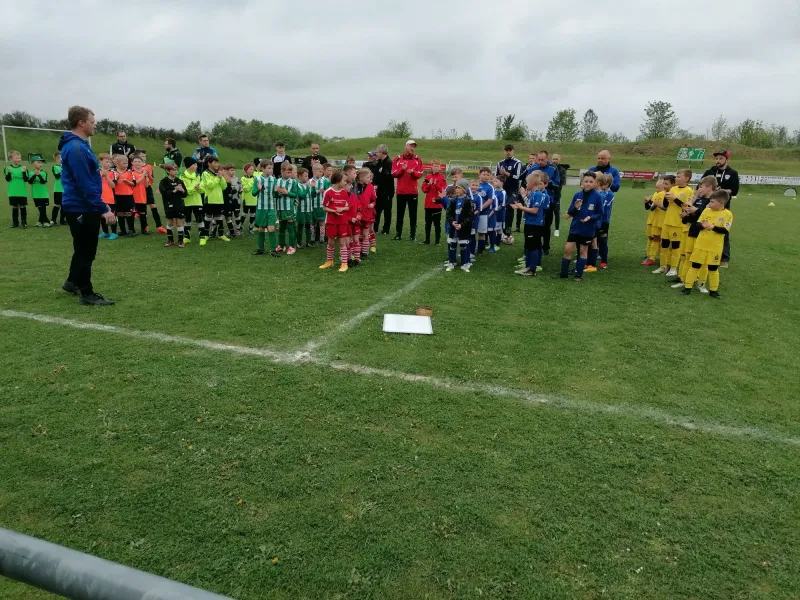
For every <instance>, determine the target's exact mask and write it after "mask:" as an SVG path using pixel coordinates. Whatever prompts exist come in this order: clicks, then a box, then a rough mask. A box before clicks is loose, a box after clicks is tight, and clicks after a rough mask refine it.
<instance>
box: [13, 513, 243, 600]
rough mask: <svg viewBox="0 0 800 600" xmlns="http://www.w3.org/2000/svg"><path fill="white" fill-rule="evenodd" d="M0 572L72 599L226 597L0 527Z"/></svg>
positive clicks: (192, 599) (222, 599)
mask: <svg viewBox="0 0 800 600" xmlns="http://www.w3.org/2000/svg"><path fill="white" fill-rule="evenodd" d="M0 575H4V576H6V577H8V578H10V579H15V580H16V581H21V582H23V583H27V584H30V585H33V586H35V587H37V588H41V589H43V590H46V591H48V592H52V593H54V594H58V595H59V596H64V597H66V598H72V599H73V600H231V599H230V598H228V597H227V596H220V595H219V594H212V593H211V592H206V591H203V590H200V589H197V588H193V587H191V586H188V585H184V584H182V583H178V582H176V581H172V580H171V579H165V578H164V577H159V576H157V575H152V574H150V573H145V572H144V571H138V570H136V569H132V568H130V567H126V566H123V565H120V564H117V563H114V562H111V561H109V560H103V559H102V558H97V557H96V556H91V555H89V554H84V553H83V552H77V551H76V550H70V549H69V548H65V547H63V546H59V545H57V544H51V543H50V542H45V541H43V540H39V539H37V538H33V537H30V536H27V535H23V534H21V533H17V532H15V531H10V530H8V529H2V528H0Z"/></svg>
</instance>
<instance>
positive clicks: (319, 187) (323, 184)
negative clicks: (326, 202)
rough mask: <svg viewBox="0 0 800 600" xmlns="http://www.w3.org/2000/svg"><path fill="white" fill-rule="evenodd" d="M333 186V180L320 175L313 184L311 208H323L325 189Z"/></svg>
mask: <svg viewBox="0 0 800 600" xmlns="http://www.w3.org/2000/svg"><path fill="white" fill-rule="evenodd" d="M329 187H331V182H330V180H329V179H328V178H327V177H320V178H319V179H317V180H316V181H315V182H314V183H313V184H312V185H311V208H312V209H313V208H322V199H323V198H324V197H325V190H327V189H328V188H329Z"/></svg>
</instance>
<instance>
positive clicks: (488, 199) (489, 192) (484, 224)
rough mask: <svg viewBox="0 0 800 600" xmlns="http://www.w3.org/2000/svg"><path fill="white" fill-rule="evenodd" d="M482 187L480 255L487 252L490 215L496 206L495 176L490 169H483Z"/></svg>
mask: <svg viewBox="0 0 800 600" xmlns="http://www.w3.org/2000/svg"><path fill="white" fill-rule="evenodd" d="M479 178H480V182H481V183H480V185H479V186H478V196H479V200H478V204H479V205H480V215H479V217H478V227H477V230H478V255H479V256H480V255H481V254H483V251H484V250H486V236H487V235H488V233H489V214H490V213H491V212H492V207H493V205H494V187H493V186H492V184H491V181H492V179H493V178H494V176H493V175H492V170H491V169H490V168H489V167H481V170H480V174H479Z"/></svg>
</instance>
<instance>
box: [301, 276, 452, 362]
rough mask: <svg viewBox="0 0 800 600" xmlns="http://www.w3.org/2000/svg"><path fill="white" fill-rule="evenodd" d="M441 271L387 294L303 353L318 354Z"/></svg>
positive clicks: (311, 344)
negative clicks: (339, 337) (334, 340)
mask: <svg viewBox="0 0 800 600" xmlns="http://www.w3.org/2000/svg"><path fill="white" fill-rule="evenodd" d="M441 271H442V269H441V267H436V268H435V269H431V270H430V271H426V272H425V273H423V274H422V275H420V276H419V277H417V278H416V279H414V280H413V281H411V282H409V283H407V284H406V285H404V286H403V287H401V288H400V289H399V290H395V291H394V292H392V293H391V294H387V295H386V296H384V297H383V298H381V299H380V300H379V301H378V302H376V303H375V304H373V305H372V306H370V307H369V308H367V309H366V310H364V311H362V312H360V313H358V314H357V315H356V316H355V317H353V318H352V319H348V320H347V321H345V322H344V323H342V324H341V325H339V326H338V327H336V328H335V329H333V330H332V331H331V332H330V333H326V334H325V335H321V336H320V337H318V338H316V339H313V340H311V341H310V342H308V343H307V344H306V345H305V346H304V347H303V351H305V352H307V353H309V354H310V353H312V352H316V351H317V350H319V349H320V348H321V347H322V346H325V345H327V344H328V343H330V342H331V340H332V339H333V338H335V337H337V336H339V335H341V334H343V333H345V332H347V331H349V330H350V329H353V328H354V327H355V326H356V325H358V324H359V323H361V321H363V320H364V319H367V318H369V317H371V316H372V315H374V314H376V313H377V312H378V311H380V310H382V309H383V308H385V307H386V306H388V305H389V304H391V303H392V302H394V301H395V300H397V299H398V298H399V297H400V296H404V295H405V294H407V293H408V292H410V291H412V290H413V289H415V288H417V287H419V286H420V285H422V284H423V283H425V282H426V281H428V279H430V278H431V277H433V276H434V275H436V274H437V273H440V272H441Z"/></svg>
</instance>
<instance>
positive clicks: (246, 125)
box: [0, 110, 341, 150]
mask: <svg viewBox="0 0 800 600" xmlns="http://www.w3.org/2000/svg"><path fill="white" fill-rule="evenodd" d="M0 124H2V125H13V126H15V127H38V128H45V129H60V130H64V131H66V130H67V129H69V124H68V123H67V120H66V119H40V118H38V117H36V116H34V115H31V114H29V113H26V112H23V111H19V110H18V111H13V112H10V113H7V114H0ZM120 130H122V131H125V132H126V133H127V134H128V136H130V137H139V138H151V139H158V140H165V139H166V138H174V139H175V140H186V141H189V142H192V143H195V142H197V138H198V137H199V136H200V135H201V134H204V133H205V134H207V135H209V136H211V139H212V140H213V143H215V144H219V145H221V146H227V147H229V148H235V149H240V150H263V149H264V147H270V146H272V145H273V144H274V143H275V142H283V143H284V144H286V147H287V148H301V147H303V146H308V145H309V144H310V143H311V142H312V141H314V142H325V141H337V139H341V138H325V137H323V136H322V135H320V134H318V133H314V132H312V131H301V130H300V129H298V128H297V127H292V126H290V125H276V124H275V123H264V122H263V121H259V120H257V119H251V120H249V121H248V120H246V119H239V118H237V117H228V118H227V119H223V120H221V121H217V122H216V123H214V124H213V125H212V126H211V129H204V128H203V127H202V126H201V125H200V121H192V122H191V123H189V125H187V126H186V129H184V130H183V131H177V130H175V129H166V128H163V127H149V126H147V125H135V124H132V123H123V122H122V121H115V120H113V119H100V120H98V121H97V132H98V133H103V134H107V135H111V136H114V135H116V134H117V132H118V131H120Z"/></svg>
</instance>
